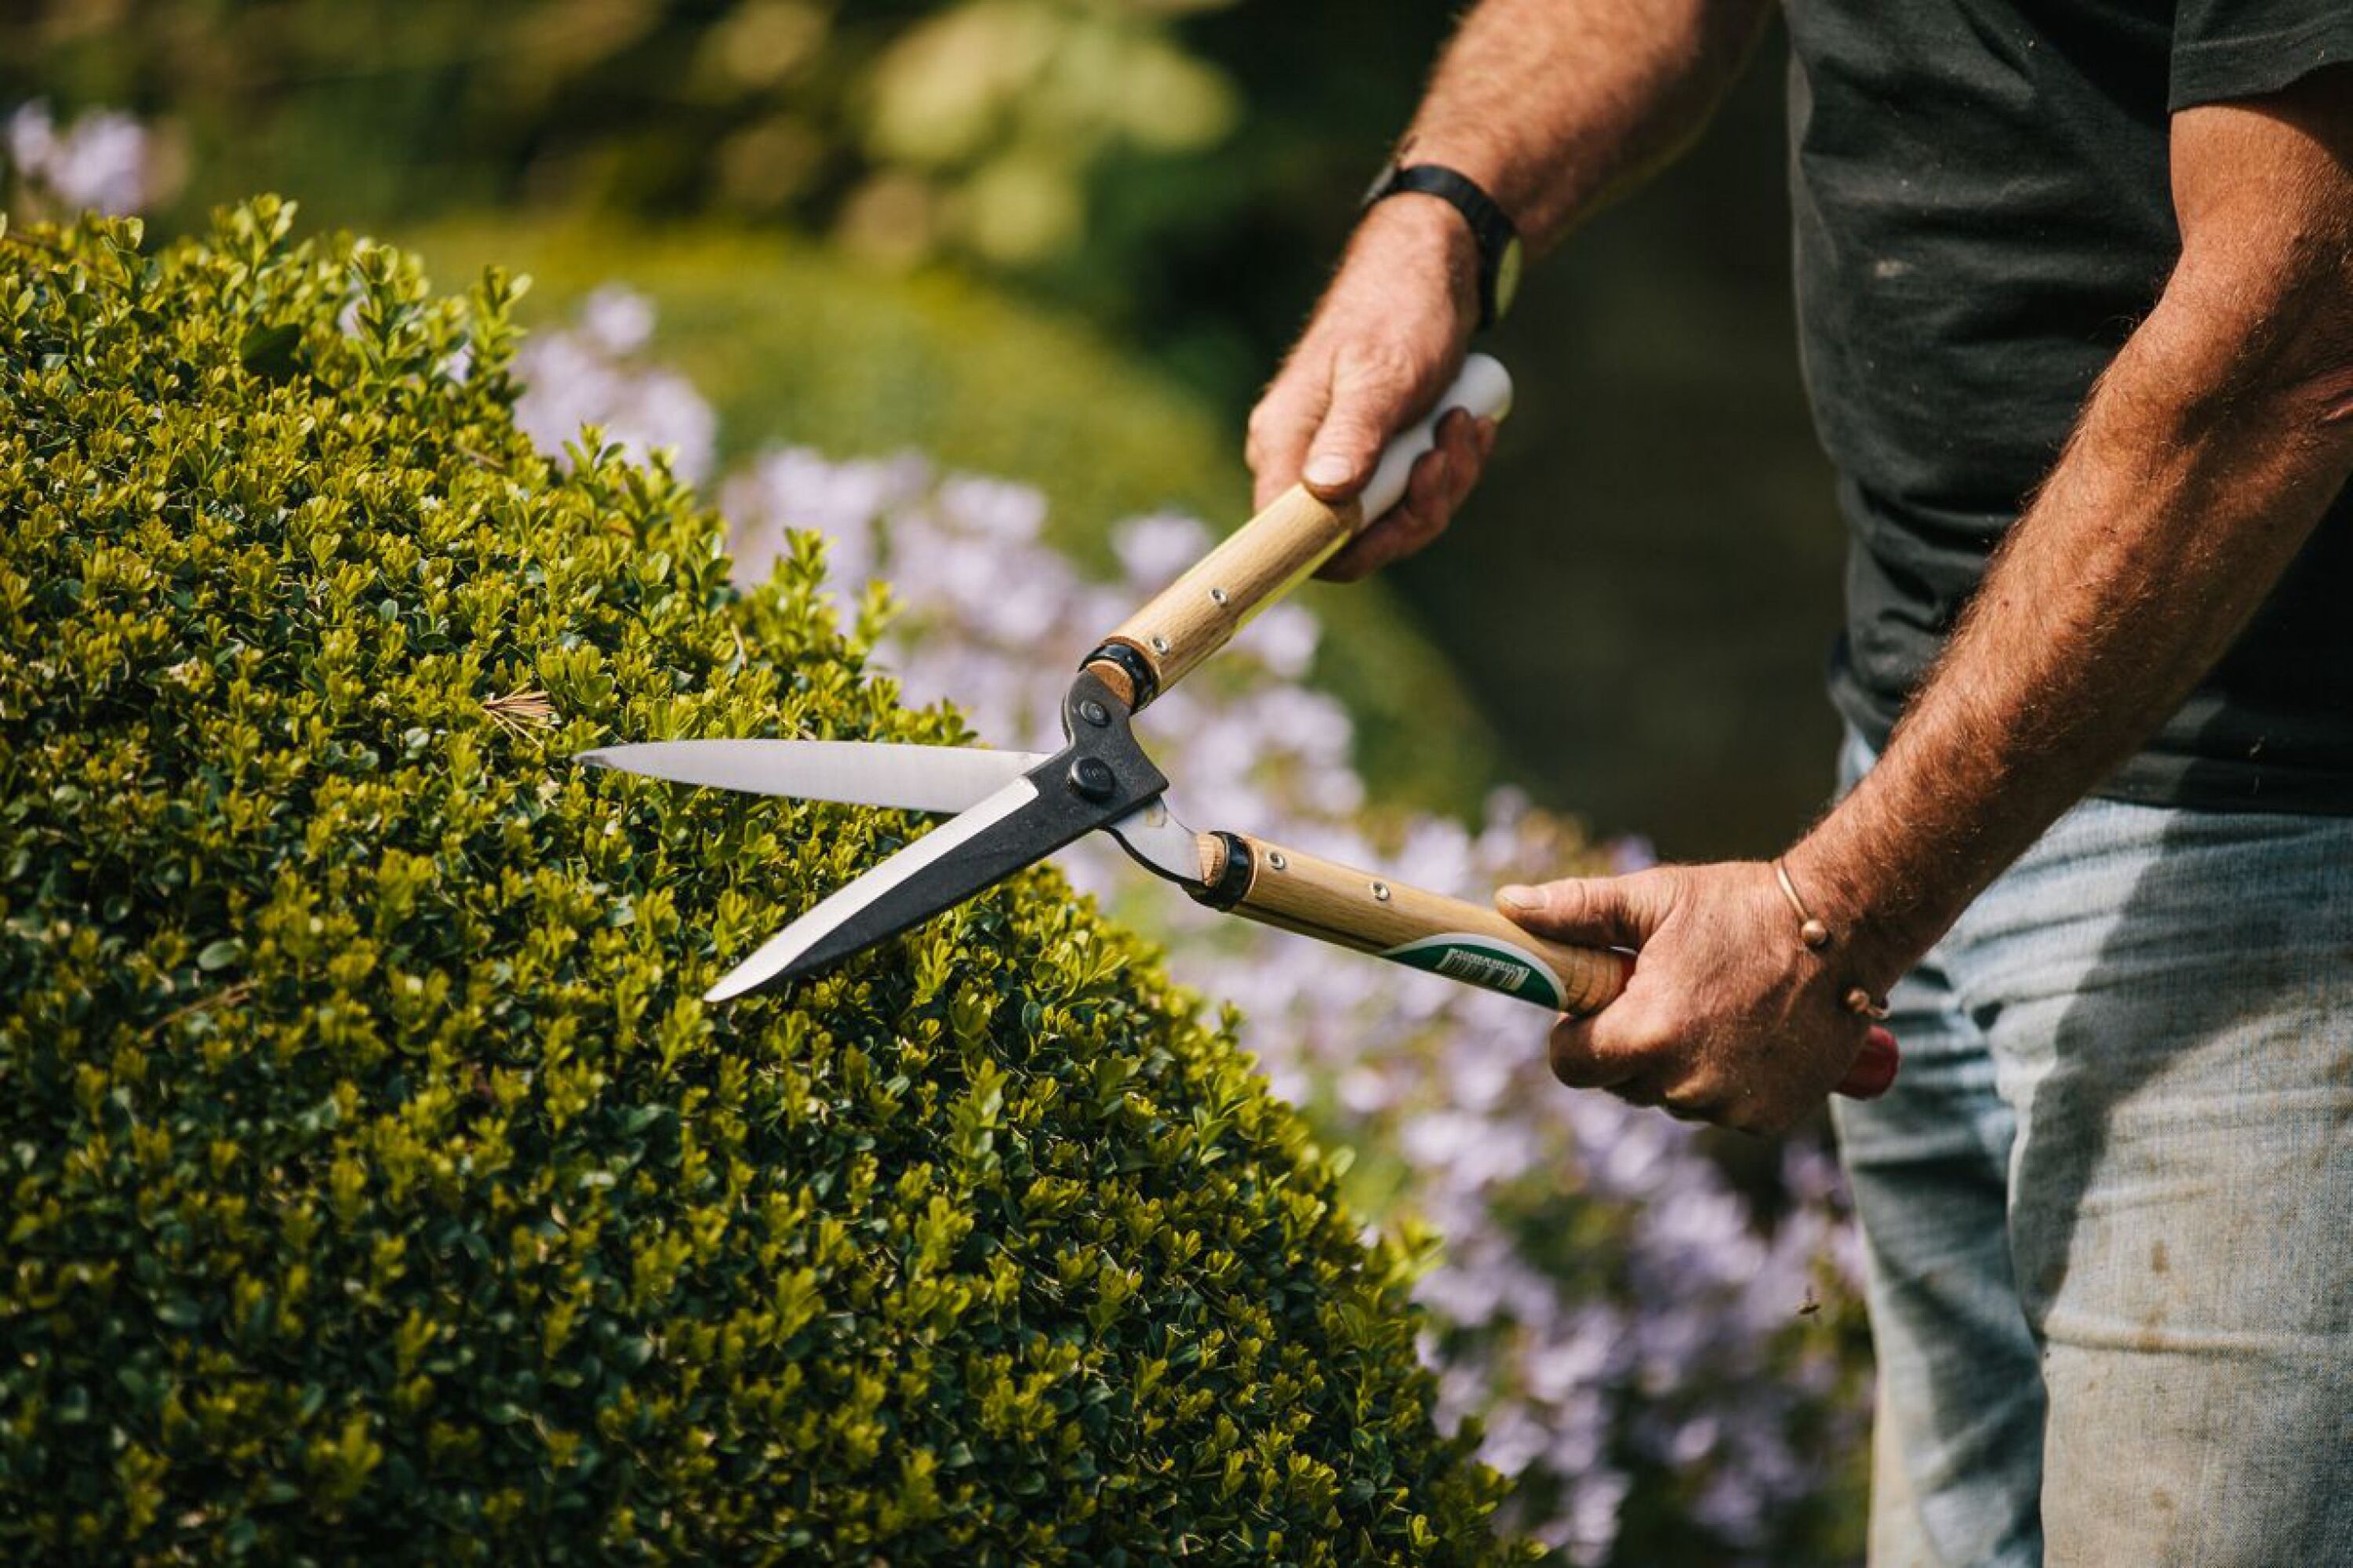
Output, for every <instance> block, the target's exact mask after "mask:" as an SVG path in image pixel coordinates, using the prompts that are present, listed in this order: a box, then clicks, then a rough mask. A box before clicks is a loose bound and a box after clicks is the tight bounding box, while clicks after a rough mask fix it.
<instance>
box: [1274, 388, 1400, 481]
mask: <svg viewBox="0 0 2353 1568" xmlns="http://www.w3.org/2000/svg"><path fill="white" fill-rule="evenodd" d="M1411 394H1412V388H1411V387H1409V386H1407V385H1406V384H1405V383H1404V382H1403V380H1402V379H1400V378H1398V377H1393V376H1383V375H1380V374H1378V373H1376V372H1373V371H1370V370H1367V369H1365V368H1362V367H1361V366H1351V365H1349V364H1347V363H1346V362H1345V361H1344V362H1343V363H1342V364H1341V365H1340V366H1338V368H1337V370H1336V372H1335V375H1334V376H1333V378H1332V406H1331V408H1329V409H1328V410H1326V412H1325V413H1324V422H1323V424H1322V425H1321V426H1320V427H1318V429H1316V431H1315V439H1314V441H1313V442H1311V443H1310V444H1309V446H1308V449H1307V462H1306V465H1305V466H1304V467H1303V468H1302V469H1301V470H1300V473H1299V477H1300V479H1301V480H1302V481H1303V482H1305V484H1306V486H1307V488H1308V489H1309V490H1311V491H1314V493H1315V496H1316V499H1318V500H1320V501H1324V502H1341V501H1345V500H1347V499H1348V498H1349V497H1351V496H1353V495H1355V494H1356V492H1358V491H1360V490H1362V489H1364V488H1365V486H1366V484H1367V483H1369V482H1371V481H1372V477H1373V469H1374V467H1375V466H1376V465H1377V463H1378V462H1379V461H1380V456H1381V447H1382V445H1383V444H1384V443H1385V442H1387V441H1388V439H1389V431H1390V429H1392V428H1393V427H1395V426H1398V425H1402V424H1403V423H1404V422H1405V418H1406V415H1407V414H1409V412H1410V411H1411V409H1410V408H1409V403H1410V401H1411Z"/></svg>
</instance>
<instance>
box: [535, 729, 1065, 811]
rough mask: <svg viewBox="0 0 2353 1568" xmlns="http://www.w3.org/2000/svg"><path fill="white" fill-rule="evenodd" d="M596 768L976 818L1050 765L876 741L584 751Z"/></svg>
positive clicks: (1008, 755) (1010, 755)
mask: <svg viewBox="0 0 2353 1568" xmlns="http://www.w3.org/2000/svg"><path fill="white" fill-rule="evenodd" d="M575 760H576V761H580V762H585V763H586V764H588V765H589V766H590V767H592V768H614V769H616V770H617V771H619V772H623V773H638V774H642V775H644V776H645V777H647V778H649V779H669V780H670V782H672V783H674V784H699V785H702V786H703V787H705V788H707V789H735V790H740V791H742V792H744V793H745V794H752V795H788V796H791V797H793V798H795V799H797V800H835V801H840V802H843V803H845V804H848V805H852V806H889V807H895V808H896V809H898V810H902V811H935V812H942V813H952V812H956V811H965V810H971V809H972V808H973V807H975V806H976V805H978V804H980V802H981V801H983V800H987V799H988V797H989V796H991V795H993V794H995V793H996V792H997V791H998V790H999V789H1004V788H1005V787H1006V786H1007V785H1008V784H1010V783H1011V782H1013V780H1015V779H1018V778H1020V777H1021V776H1022V775H1023V774H1024V773H1027V772H1029V770H1030V769H1031V768H1035V767H1037V766H1038V765H1039V763H1040V762H1043V761H1044V760H1045V757H1044V755H1043V754H1042V753H1039V752H1031V751H989V750H987V749H984V748H982V747H964V746H913V745H907V744H903V743H899V742H892V741H873V740H758V739H747V740H658V741H649V742H646V743H643V744H640V745H636V746H608V747H604V748H603V749H602V750H598V751H584V752H582V753H581V754H580V755H579V756H578V757H577V758H575Z"/></svg>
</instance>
